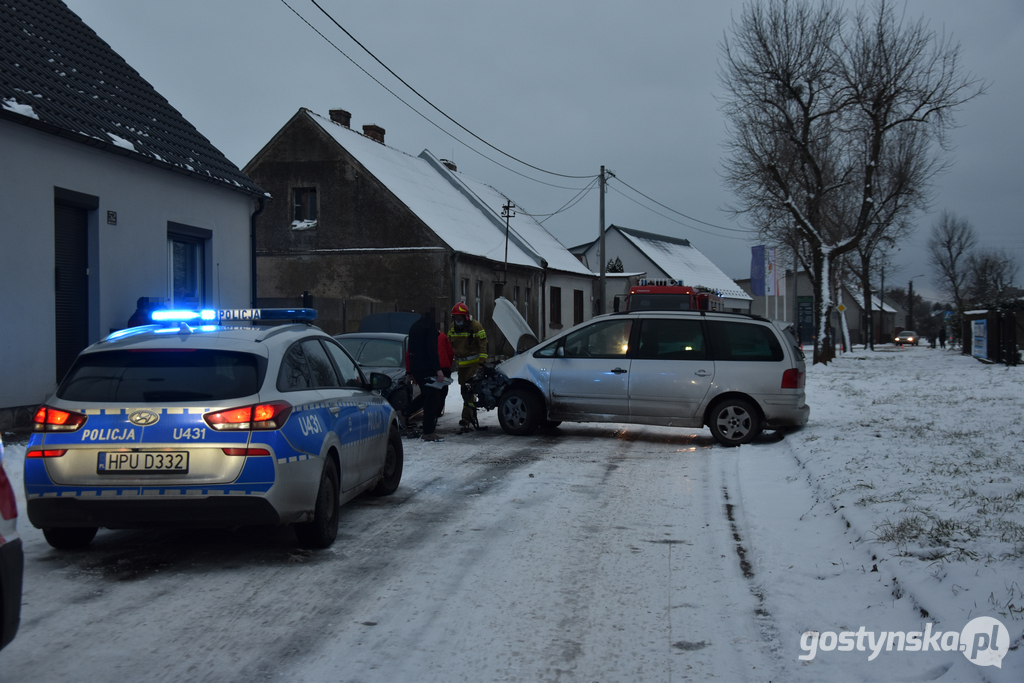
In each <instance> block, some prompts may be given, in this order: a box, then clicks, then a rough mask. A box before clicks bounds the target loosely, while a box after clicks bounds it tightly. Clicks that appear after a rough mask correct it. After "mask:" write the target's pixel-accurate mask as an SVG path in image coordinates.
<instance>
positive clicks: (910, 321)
mask: <svg viewBox="0 0 1024 683" xmlns="http://www.w3.org/2000/svg"><path fill="white" fill-rule="evenodd" d="M915 277H924V274H921V275H915V276H914V277H912V278H910V284H909V285H907V329H908V330H914V329H915V327H914V278H915Z"/></svg>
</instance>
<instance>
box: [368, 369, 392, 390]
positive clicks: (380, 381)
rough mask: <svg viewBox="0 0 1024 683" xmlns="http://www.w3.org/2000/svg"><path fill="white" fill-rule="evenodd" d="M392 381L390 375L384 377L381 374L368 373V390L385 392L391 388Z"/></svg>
mask: <svg viewBox="0 0 1024 683" xmlns="http://www.w3.org/2000/svg"><path fill="white" fill-rule="evenodd" d="M392 384H394V381H393V380H392V379H391V376H390V375H385V374H384V373H383V372H371V373H370V388H371V389H374V390H376V391H387V390H388V389H390V388H391V385H392Z"/></svg>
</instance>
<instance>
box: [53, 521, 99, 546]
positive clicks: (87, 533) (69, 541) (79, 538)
mask: <svg viewBox="0 0 1024 683" xmlns="http://www.w3.org/2000/svg"><path fill="white" fill-rule="evenodd" d="M96 531H97V528H96V527H94V526H82V527H51V528H49V529H43V536H45V537H46V542H47V543H49V544H50V545H51V546H53V547H54V548H56V549H57V550H81V549H82V548H86V547H88V546H89V544H90V543H92V539H94V538H95V537H96Z"/></svg>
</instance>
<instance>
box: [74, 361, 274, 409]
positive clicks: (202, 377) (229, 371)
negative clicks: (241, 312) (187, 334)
mask: <svg viewBox="0 0 1024 683" xmlns="http://www.w3.org/2000/svg"><path fill="white" fill-rule="evenodd" d="M265 373H266V362H265V360H264V359H263V358H261V357H260V356H257V355H254V354H251V353H242V352H238V351H220V350H214V349H122V350H118V351H104V352H100V353H89V354H85V355H83V356H79V357H78V360H76V361H75V364H74V366H73V367H72V368H71V370H70V371H69V372H68V375H67V377H65V378H64V381H63V382H61V385H60V387H59V388H58V389H57V397H58V398H62V399H64V400H67V401H84V402H100V403H115V402H116V403H152V402H174V401H220V400H225V399H232V398H240V397H242V396H251V395H252V394H255V393H258V392H259V389H260V385H261V384H262V383H263V376H264V374H265Z"/></svg>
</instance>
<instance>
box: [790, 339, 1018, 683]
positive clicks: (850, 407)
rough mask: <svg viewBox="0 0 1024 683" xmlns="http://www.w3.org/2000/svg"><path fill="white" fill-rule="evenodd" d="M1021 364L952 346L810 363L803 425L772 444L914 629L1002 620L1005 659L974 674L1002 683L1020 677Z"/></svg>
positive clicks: (886, 349)
mask: <svg viewBox="0 0 1024 683" xmlns="http://www.w3.org/2000/svg"><path fill="white" fill-rule="evenodd" d="M1022 373H1024V369H1022V368H1019V367H1015V368H1007V367H1005V366H1001V365H986V364H982V363H980V362H979V361H977V360H975V359H973V358H970V357H968V356H963V355H961V354H960V353H959V352H958V351H955V350H937V349H930V348H925V347H904V348H894V347H891V346H883V347H879V349H878V350H876V351H874V352H871V351H856V352H854V353H851V354H846V355H843V356H841V357H840V358H839V359H837V360H836V361H835V362H834V363H832V364H830V365H828V366H821V365H817V366H814V367H812V368H809V371H808V380H807V394H808V403H809V404H810V405H811V407H812V408H811V422H810V424H809V425H808V427H807V428H806V429H805V430H803V431H801V432H799V433H797V434H793V435H789V436H787V437H786V439H785V441H784V442H783V443H782V444H779V446H782V445H783V444H784V445H785V447H786V449H787V450H789V451H791V452H792V454H793V456H794V457H795V458H796V460H797V461H798V462H799V464H800V466H801V468H802V469H803V470H804V471H805V472H806V475H807V481H808V482H809V483H810V485H811V487H812V489H813V491H814V493H815V495H816V497H817V505H816V511H815V512H816V513H820V512H821V511H822V510H824V511H825V512H832V513H834V514H835V515H836V516H837V517H839V518H840V519H841V520H842V521H843V522H844V524H849V528H850V530H851V531H852V532H853V534H854V535H855V537H856V540H855V542H854V544H855V545H860V546H863V548H864V549H865V555H867V554H870V555H871V556H872V559H873V560H874V561H873V562H872V563H871V567H870V570H874V569H875V568H877V571H878V572H879V573H880V575H881V576H882V577H885V578H886V579H889V578H891V580H892V581H893V586H892V588H893V595H894V597H901V598H902V599H904V600H906V599H910V600H911V601H912V602H913V603H914V604H915V606H916V607H917V608H918V609H919V610H920V611H921V614H922V627H924V626H925V625H926V624H927V623H928V622H933V623H934V626H933V631H943V632H947V631H953V630H955V631H960V630H961V629H962V628H964V627H965V626H966V625H967V624H968V622H970V621H971V620H972V619H974V618H975V617H981V616H987V617H994V618H996V619H998V620H1000V621H1001V623H1002V624H1003V625H1005V627H1006V628H1007V629H1009V631H1010V633H1009V636H1010V645H1009V647H1010V648H1011V650H1010V652H1009V654H1008V655H1007V657H1006V658H1005V659H1004V660H1003V662H1002V665H1003V666H1002V668H1001V669H997V668H994V667H987V668H985V669H983V670H980V673H982V675H983V676H984V677H986V678H988V679H990V680H1000V681H1001V680H1006V681H1020V680H1024V652H1022V651H1021V647H1020V646H1021V644H1022V634H1024V375H1022ZM840 599H841V598H840ZM925 615H927V616H925ZM841 626H842V628H841ZM846 626H847V625H841V624H808V625H807V628H808V629H809V630H810V629H813V630H819V631H821V632H825V631H834V632H838V631H841V630H845V628H846ZM853 626H854V628H853V629H852V630H856V626H857V625H856V624H854V625H853ZM829 654H830V653H820V652H819V654H818V656H819V657H822V656H828V655H829ZM831 654H832V655H836V654H838V653H837V652H833V653H831ZM904 656H911V655H909V654H907V655H904Z"/></svg>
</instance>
